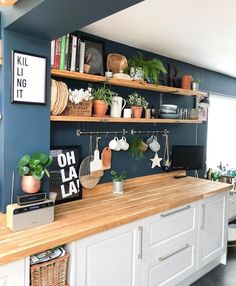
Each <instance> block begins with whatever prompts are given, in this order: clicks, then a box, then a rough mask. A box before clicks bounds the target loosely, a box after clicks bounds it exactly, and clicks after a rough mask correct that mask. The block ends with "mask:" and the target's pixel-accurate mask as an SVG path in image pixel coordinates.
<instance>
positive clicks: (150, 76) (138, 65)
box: [128, 52, 167, 84]
mask: <svg viewBox="0 0 236 286" xmlns="http://www.w3.org/2000/svg"><path fill="white" fill-rule="evenodd" d="M128 63H129V69H130V76H131V77H132V78H133V79H134V80H146V81H148V82H151V83H155V84H158V83H159V74H160V72H162V73H164V74H166V73H167V71H166V69H165V67H164V65H163V64H162V62H161V61H160V60H158V59H156V58H154V59H152V60H145V59H144V58H143V55H142V54H141V53H140V52H137V55H136V56H134V58H133V59H129V61H128Z"/></svg>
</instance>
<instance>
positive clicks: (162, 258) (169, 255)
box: [159, 243, 190, 261]
mask: <svg viewBox="0 0 236 286" xmlns="http://www.w3.org/2000/svg"><path fill="white" fill-rule="evenodd" d="M189 247H190V244H189V243H187V244H185V246H184V247H182V248H180V249H178V250H176V251H174V252H172V253H170V254H167V255H166V256H162V257H159V260H160V261H163V260H166V259H167V258H169V257H171V256H174V255H175V254H177V253H179V252H181V251H184V250H185V249H187V248H189Z"/></svg>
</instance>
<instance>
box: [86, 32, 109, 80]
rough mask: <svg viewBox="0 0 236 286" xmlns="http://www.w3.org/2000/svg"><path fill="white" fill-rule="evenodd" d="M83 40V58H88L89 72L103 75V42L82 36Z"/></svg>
mask: <svg viewBox="0 0 236 286" xmlns="http://www.w3.org/2000/svg"><path fill="white" fill-rule="evenodd" d="M82 40H83V41H84V42H85V59H86V58H87V59H89V65H90V70H89V73H90V74H97V75H104V65H103V62H104V57H103V43H102V42H99V41H95V40H94V39H91V38H87V37H82Z"/></svg>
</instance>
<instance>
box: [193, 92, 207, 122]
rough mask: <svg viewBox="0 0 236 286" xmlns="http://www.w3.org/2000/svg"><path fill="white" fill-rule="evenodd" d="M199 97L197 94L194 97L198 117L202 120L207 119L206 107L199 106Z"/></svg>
mask: <svg viewBox="0 0 236 286" xmlns="http://www.w3.org/2000/svg"><path fill="white" fill-rule="evenodd" d="M200 99H201V97H199V96H197V97H196V101H195V103H196V109H197V110H198V119H199V120H202V121H207V119H208V108H202V107H201V106H199V101H200Z"/></svg>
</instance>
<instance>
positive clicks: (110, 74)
mask: <svg viewBox="0 0 236 286" xmlns="http://www.w3.org/2000/svg"><path fill="white" fill-rule="evenodd" d="M112 75H113V73H112V72H111V71H109V70H108V71H106V72H105V77H107V78H111V77H112Z"/></svg>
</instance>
